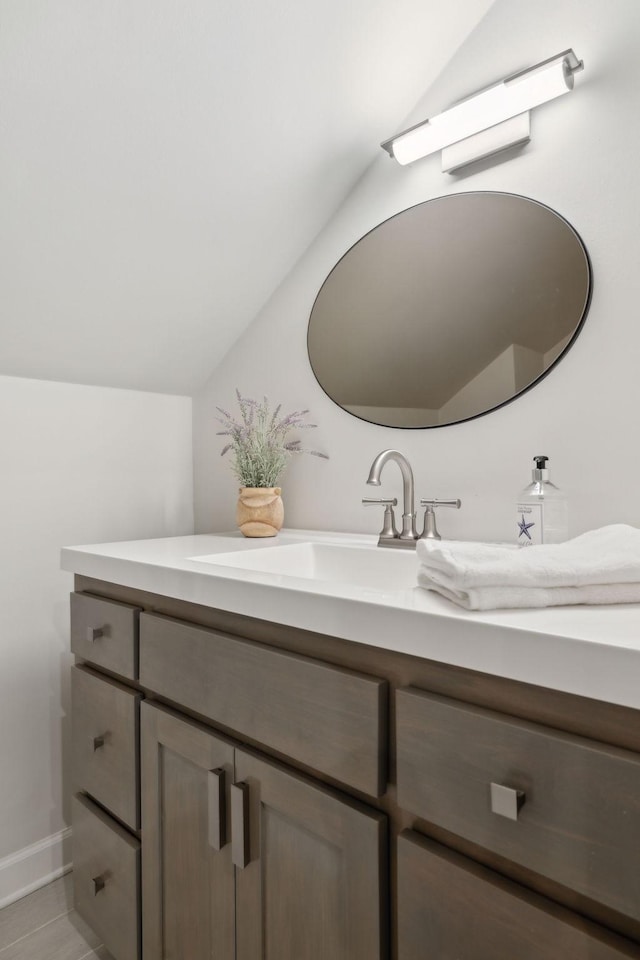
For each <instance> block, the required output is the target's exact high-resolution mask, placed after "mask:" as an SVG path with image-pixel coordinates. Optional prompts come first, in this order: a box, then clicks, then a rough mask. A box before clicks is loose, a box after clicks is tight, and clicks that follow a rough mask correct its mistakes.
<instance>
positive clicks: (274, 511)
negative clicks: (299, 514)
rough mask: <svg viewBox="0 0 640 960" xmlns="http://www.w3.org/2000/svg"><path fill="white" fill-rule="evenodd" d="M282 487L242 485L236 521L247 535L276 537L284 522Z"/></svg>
mask: <svg viewBox="0 0 640 960" xmlns="http://www.w3.org/2000/svg"><path fill="white" fill-rule="evenodd" d="M281 493H282V490H281V489H280V487H240V495H239V497H238V507H237V510H236V521H237V523H238V526H239V527H240V530H241V531H242V533H243V534H244V535H245V537H275V536H276V534H277V533H278V530H279V529H280V527H281V526H282V524H283V522H284V506H283V505H282V498H281V496H280V494H281Z"/></svg>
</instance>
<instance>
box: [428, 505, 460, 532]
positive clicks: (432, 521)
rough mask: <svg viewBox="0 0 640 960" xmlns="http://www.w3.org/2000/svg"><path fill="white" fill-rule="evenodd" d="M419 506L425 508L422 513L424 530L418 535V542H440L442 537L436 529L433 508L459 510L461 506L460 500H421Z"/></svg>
mask: <svg viewBox="0 0 640 960" xmlns="http://www.w3.org/2000/svg"><path fill="white" fill-rule="evenodd" d="M420 505H421V506H423V507H426V508H427V509H426V510H425V512H424V530H423V531H422V533H421V535H420V540H441V539H442V537H441V536H440V534H439V533H438V530H437V528H436V515H435V512H434V507H453V508H454V509H455V510H459V509H460V507H461V506H462V500H428V499H427V500H421V501H420Z"/></svg>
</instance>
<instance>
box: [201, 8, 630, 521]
mask: <svg viewBox="0 0 640 960" xmlns="http://www.w3.org/2000/svg"><path fill="white" fill-rule="evenodd" d="M571 46H572V47H573V48H574V49H575V51H576V53H577V54H578V56H579V57H581V58H583V59H584V62H585V70H584V72H583V73H582V74H579V75H578V77H577V78H576V88H575V91H574V93H572V94H569V95H568V96H566V97H562V98H560V99H559V100H556V101H554V102H552V103H549V104H546V105H545V106H543V107H541V108H539V109H538V110H536V111H535V112H534V113H533V117H532V137H533V139H532V142H531V143H530V144H529V145H528V146H527V147H526V148H524V149H523V150H522V152H520V153H519V154H518V155H517V156H515V157H513V158H512V159H509V160H508V161H505V162H502V163H495V162H494V163H493V164H489V163H487V164H486V165H485V167H484V168H476V169H472V170H471V171H470V172H468V173H467V174H466V175H465V176H460V177H458V178H452V177H450V176H447V175H443V174H442V173H441V172H440V170H439V158H438V157H431V158H429V159H426V160H424V161H422V162H418V163H416V164H414V165H412V166H410V167H405V168H401V167H400V166H398V165H397V164H394V163H393V162H392V161H391V160H389V159H388V158H387V157H386V156H384V155H383V154H382V151H379V155H378V158H377V159H376V160H375V162H374V163H373V165H372V167H371V168H370V170H369V172H368V174H367V175H366V176H365V177H364V178H363V180H362V181H361V182H360V184H359V186H358V188H357V189H356V190H355V191H354V193H352V195H351V196H350V198H349V200H348V201H347V202H346V203H345V205H344V206H343V208H342V209H341V211H340V212H339V214H338V215H337V216H336V217H335V218H334V219H333V220H332V222H331V223H330V224H329V225H328V227H327V228H326V229H325V230H324V231H323V232H322V233H321V234H320V235H319V237H318V238H317V239H316V241H315V243H314V244H313V245H312V246H311V247H310V248H309V250H308V251H307V253H306V254H305V255H304V256H303V258H302V259H301V260H300V261H299V263H298V265H297V267H296V268H295V269H294V270H293V272H292V273H291V274H290V275H289V277H288V278H286V280H285V281H284V282H283V283H282V285H281V287H280V288H279V290H278V291H277V293H276V294H275V296H274V297H273V298H272V300H271V301H270V303H269V304H268V305H267V307H266V308H265V310H264V311H263V312H262V313H261V314H260V315H259V316H258V318H257V319H256V320H255V322H254V324H253V326H252V327H251V328H250V330H249V331H248V333H247V335H245V336H244V337H243V339H242V340H241V341H239V342H238V344H237V345H236V347H235V348H234V349H233V350H232V351H231V353H230V354H229V355H228V356H227V358H226V359H225V362H224V363H223V364H222V365H221V367H220V368H219V369H218V370H217V371H215V373H214V374H213V376H212V378H211V380H210V382H209V384H208V386H207V388H206V389H205V391H203V393H202V394H201V396H200V397H199V398H198V399H197V402H196V403H195V407H194V414H195V434H194V441H195V456H196V461H195V462H196V527H197V529H198V530H200V531H206V530H211V529H224V528H231V527H233V504H234V501H235V496H236V489H235V486H236V485H235V482H234V480H233V477H232V475H231V473H230V471H229V469H228V465H227V462H226V460H225V461H220V459H219V456H218V453H219V450H220V448H221V442H220V441H221V438H219V437H216V436H215V430H216V424H215V421H214V420H213V415H214V412H215V411H214V407H215V405H216V404H221V405H222V406H226V405H229V404H232V403H233V389H234V387H235V386H236V385H237V386H238V387H240V389H241V390H242V392H244V393H247V394H250V395H251V394H255V395H257V396H261V395H262V394H263V393H266V394H268V395H269V396H270V397H272V398H273V399H274V400H278V401H282V402H283V403H284V404H285V406H290V407H292V408H299V407H300V406H301V405H304V406H308V407H310V408H311V411H312V415H313V418H314V420H316V422H317V423H319V424H320V425H321V427H320V429H319V430H318V431H317V432H316V435H314V436H313V441H314V445H316V446H317V447H319V448H321V449H325V450H326V451H327V452H328V453H329V454H330V456H331V460H330V461H329V462H324V461H319V460H317V459H315V458H310V457H307V458H304V457H300V458H297V460H296V461H295V462H294V463H293V464H292V465H291V466H290V467H289V468H288V472H287V474H286V475H285V478H284V482H283V491H284V492H283V495H284V499H285V512H286V515H285V524H287V525H289V526H294V527H316V528H322V529H337V530H354V531H368V532H371V533H374V532H376V531H377V529H378V527H379V521H378V518H376V517H374V516H373V515H372V513H371V511H370V510H366V511H365V510H364V509H363V508H362V507H361V505H360V499H361V497H362V496H366V495H367V494H368V493H370V488H367V487H366V485H365V479H366V476H367V473H368V469H369V466H370V464H371V461H372V460H373V458H374V456H375V455H376V454H377V453H378V452H379V451H380V450H383V449H384V448H385V447H391V446H393V447H398V448H399V449H401V450H402V451H403V452H404V453H405V454H407V455H408V457H409V459H410V460H411V462H412V464H413V467H414V472H415V475H416V486H417V492H418V494H419V495H422V496H437V497H442V498H444V497H461V498H462V501H463V506H462V509H461V510H460V511H455V512H453V511H450V512H447V515H446V517H445V516H444V515H443V517H442V518H441V520H440V528H441V532H443V533H444V534H445V535H446V534H449V535H451V536H455V537H466V538H470V539H483V538H487V539H494V538H500V539H508V538H510V537H511V536H512V532H513V517H514V510H513V504H514V500H515V497H516V492H517V491H518V490H520V489H521V488H522V487H523V486H524V485H525V484H526V483H527V482H528V481H529V478H530V472H529V471H530V468H531V466H532V464H531V459H532V457H533V456H534V454H542V453H543V454H546V455H547V456H549V457H550V468H551V470H552V476H553V478H554V479H555V480H556V482H557V483H558V484H559V485H560V486H562V487H563V488H564V489H565V490H566V492H567V493H568V495H569V497H570V505H571V520H570V524H571V529H570V532H571V533H572V534H577V533H578V532H580V531H583V530H585V529H588V528H592V527H596V526H599V525H602V524H605V523H609V522H613V521H626V522H630V523H636V524H640V509H639V508H638V496H637V490H638V477H639V476H640V444H638V442H637V424H636V418H637V414H638V409H639V401H640V378H639V377H638V359H639V358H640V326H639V325H638V320H637V304H638V282H637V275H638V261H639V260H640V238H639V234H638V216H637V202H636V197H637V180H638V165H639V161H640V125H639V124H638V123H637V122H636V120H637V117H638V116H640V61H639V60H638V57H637V51H638V49H640V4H638V2H637V0H535V2H531V0H498V2H497V3H496V5H495V6H494V7H493V8H492V9H491V10H490V11H489V13H488V15H487V17H486V18H485V19H484V20H483V21H482V23H481V24H480V26H479V27H478V28H477V30H476V31H475V32H474V33H473V34H472V35H471V38H470V39H469V40H468V41H467V43H466V44H465V45H464V46H463V47H462V49H461V51H460V53H459V55H458V56H457V57H456V58H455V59H454V60H453V62H452V63H451V65H450V67H449V68H448V69H447V70H446V71H445V73H444V74H443V76H442V77H441V78H440V80H439V81H438V82H437V84H436V85H435V86H434V87H433V88H432V89H431V90H430V91H429V94H428V97H426V98H425V100H424V103H423V104H422V106H421V108H420V109H418V110H416V111H414V112H413V113H412V115H411V116H410V117H407V118H404V119H406V120H407V121H408V122H417V121H418V120H419V119H423V118H424V117H425V116H429V115H430V114H432V113H434V112H437V111H438V110H440V109H442V108H443V107H445V106H447V105H448V104H450V103H452V102H454V101H455V100H457V99H460V98H461V97H463V96H464V95H466V94H468V93H470V92H472V91H474V90H476V89H479V88H481V87H483V86H484V85H486V84H488V83H490V82H492V81H494V80H496V79H498V78H500V77H502V76H505V75H507V74H509V73H510V72H513V71H515V70H517V69H519V68H522V67H526V66H528V65H532V64H534V63H536V62H538V61H540V60H543V59H545V58H547V57H550V56H552V55H554V54H556V53H558V52H560V51H562V50H564V49H566V48H567V47H571ZM404 125H405V123H403V118H402V117H398V125H397V127H398V129H401V128H402V127H403V126H404ZM406 125H408V123H407V124H406ZM392 132H393V131H388V130H381V131H380V134H381V139H382V138H383V137H384V136H385V135H389V134H390V133H392ZM371 150H372V157H373V156H375V155H376V153H377V151H378V148H377V146H376V144H374V143H372V145H371ZM492 189H495V190H504V191H513V192H515V193H521V194H524V195H526V196H530V197H533V198H535V199H537V200H540V201H542V202H543V203H546V204H548V205H549V206H551V207H553V208H555V209H557V210H558V211H559V212H560V213H561V214H562V215H563V216H565V217H566V218H567V219H568V220H569V221H570V222H571V223H572V224H573V225H574V227H575V228H576V229H577V230H578V232H579V233H580V234H581V235H582V237H583V239H584V241H585V244H586V246H587V248H588V250H589V253H590V256H591V259H592V263H593V271H594V293H593V300H592V305H591V310H590V313H589V316H588V319H587V321H586V323H585V326H584V328H583V331H582V332H581V334H580V336H579V337H578V339H577V341H576V343H575V344H574V346H573V347H572V348H571V350H570V351H569V353H568V354H567V355H566V356H565V357H564V358H563V359H562V361H561V362H560V363H559V364H558V366H557V367H556V368H555V369H554V370H553V371H551V373H550V374H549V375H548V376H547V377H546V378H545V379H544V380H543V381H542V382H541V383H540V384H539V385H537V386H536V387H535V388H534V389H532V390H530V391H529V392H528V393H526V394H525V395H524V396H522V397H521V398H519V399H518V400H516V401H515V402H514V403H511V404H509V405H507V406H506V407H504V408H502V409H500V410H498V411H496V412H494V413H491V414H489V415H487V416H485V417H482V418H480V419H477V420H474V421H471V422H468V423H463V424H458V425H454V426H449V427H443V428H439V429H432V430H417V431H409V430H394V429H390V428H382V427H377V426H374V425H370V424H366V423H363V422H361V421H359V420H356V419H354V418H353V417H350V416H348V415H347V414H346V413H344V412H342V411H341V410H339V409H338V408H337V407H335V406H334V405H333V403H332V402H331V401H330V400H329V399H328V398H327V397H326V396H325V395H324V394H323V392H322V390H321V389H320V387H319V386H318V385H317V383H316V382H315V380H314V377H313V374H312V372H311V370H310V367H309V364H308V361H307V356H306V343H305V339H306V327H307V321H308V317H309V313H310V311H311V307H312V305H313V301H314V298H315V296H316V294H317V291H318V290H319V288H320V286H321V284H322V282H323V280H324V278H325V276H326V275H327V273H328V272H329V270H330V269H331V268H332V267H333V265H334V263H335V262H336V261H337V260H338V258H339V257H340V256H341V255H342V254H343V253H344V252H345V251H346V250H347V249H348V248H349V247H350V246H351V244H352V243H354V241H355V240H356V239H357V238H358V237H360V236H361V235H363V234H364V233H366V232H367V231H368V230H369V229H371V228H372V227H373V226H374V225H375V224H377V223H379V222H380V221H382V220H384V219H385V218H387V217H389V216H390V215H392V214H394V213H396V212H397V211H399V210H401V209H404V208H406V207H409V206H411V205H412V204H415V203H418V202H420V201H423V200H426V199H429V198H431V197H435V196H438V195H442V194H444V193H447V192H452V191H461V190H462V191H465V190H492ZM307 438H308V435H306V436H305V437H304V438H303V439H307ZM387 469H388V472H386V473H385V476H384V478H383V487H382V488H381V491H380V493H381V495H382V494H383V493H384V494H391V495H393V494H398V495H399V493H400V478H399V474H398V475H397V476H395V475H394V472H393V468H392V467H389V468H387ZM396 472H397V471H396Z"/></svg>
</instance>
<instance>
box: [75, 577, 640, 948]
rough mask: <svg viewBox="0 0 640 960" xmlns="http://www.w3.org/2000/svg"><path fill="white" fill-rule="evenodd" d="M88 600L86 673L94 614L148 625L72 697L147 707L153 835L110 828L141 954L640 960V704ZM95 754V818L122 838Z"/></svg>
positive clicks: (144, 785) (147, 828) (153, 602)
mask: <svg viewBox="0 0 640 960" xmlns="http://www.w3.org/2000/svg"><path fill="white" fill-rule="evenodd" d="M76 589H77V590H78V591H80V593H79V594H78V595H77V596H79V597H81V598H82V599H76V601H74V604H75V607H76V609H77V610H79V611H80V614H79V620H80V623H81V628H79V627H77V625H76V626H74V627H73V628H72V633H73V635H75V636H76V637H77V638H78V639H77V640H76V645H77V646H76V655H77V656H78V657H79V658H81V659H82V660H83V661H84V662H85V664H86V654H87V646H86V645H87V644H88V643H89V644H93V643H94V642H95V639H94V640H91V639H87V638H88V637H89V633H88V632H87V629H86V628H87V623H86V620H87V617H88V616H89V619H90V620H91V616H90V614H91V607H92V600H98V601H99V604H98V606H97V607H96V608H95V610H96V612H100V611H101V610H102V609H103V608H102V606H101V604H104V603H107V604H108V603H110V602H111V603H115V604H120V605H122V604H124V605H125V606H127V605H128V606H129V607H130V609H132V610H134V611H135V617H134V619H135V622H136V623H137V624H139V637H137V647H136V649H135V650H134V653H133V658H132V659H130V660H129V664H130V665H131V668H132V669H133V670H134V678H133V679H130V678H129V679H127V678H126V677H125V676H124V675H123V673H118V671H117V670H116V669H114V665H113V662H111V665H110V666H109V665H107V663H105V661H104V659H100V661H98V659H97V658H96V659H94V660H93V661H91V664H90V666H88V667H87V666H86V665H85V666H84V667H83V668H82V670H81V671H80V673H81V674H83V676H82V678H81V680H80V686H81V687H82V689H83V691H84V692H83V693H82V694H81V696H80V697H77V698H76V699H77V700H78V702H79V703H80V704H81V705H82V704H86V703H87V702H89V703H90V702H91V700H92V697H91V695H90V689H89V688H90V686H91V684H95V683H96V682H102V683H105V684H111V685H112V686H113V688H114V689H111V688H110V689H109V690H108V691H107V690H105V692H104V696H102V695H100V696H99V697H96V698H95V701H96V704H98V703H100V704H102V705H103V707H104V709H107V710H109V709H113V710H116V709H117V710H119V711H120V712H121V713H122V711H124V714H126V713H127V708H126V707H125V706H124V705H123V706H120V707H116V704H117V703H119V702H120V697H121V696H122V695H123V694H125V695H126V693H127V691H128V692H129V694H132V693H133V694H134V695H135V696H136V697H137V698H138V701H140V700H142V703H141V704H140V703H138V705H137V707H136V708H135V709H134V710H133V716H134V717H135V715H136V709H137V710H138V712H139V716H140V727H141V746H140V750H141V769H140V774H139V775H140V780H141V810H140V814H141V815H140V827H139V829H138V828H137V827H136V826H135V820H131V816H132V814H131V812H128V813H127V812H125V811H126V809H127V808H126V806H123V807H121V808H120V812H119V813H116V814H115V817H116V818H117V827H118V830H123V829H124V828H126V829H127V831H128V836H129V839H131V840H132V842H133V843H134V844H135V843H138V841H139V840H141V845H142V867H141V869H142V893H141V913H142V941H141V942H142V948H141V949H142V960H169V958H171V960H201V958H202V960H204V958H207V960H211V958H213V957H215V958H216V960H264V958H271V957H277V958H278V960H534V958H535V960H628V958H635V960H640V867H639V866H638V864H640V711H637V710H632V709H630V708H625V707H620V706H616V705H613V704H606V703H602V702H599V701H593V700H588V699H585V698H581V697H578V696H573V695H568V694H564V693H561V692H558V691H552V690H547V689H542V688H539V687H535V686H532V685H528V684H524V683H517V682H515V681H509V680H505V679H502V678H498V677H493V676H490V675H485V674H480V673H474V672H472V671H468V670H464V669H460V668H456V667H451V666H448V665H445V664H440V663H436V662H433V661H427V660H423V659H420V658H416V657H410V656H406V655H404V654H397V653H393V652H392V651H389V650H382V649H376V648H373V647H368V646H366V645H362V644H355V643H349V642H347V641H343V640H339V639H336V638H332V637H325V636H320V635H318V634H313V633H310V632H308V631H303V630H297V629H294V628H291V627H285V626H282V625H278V624H273V623H267V622H265V621H260V620H257V619H253V618H251V617H249V616H246V617H245V616H239V615H235V614H229V613H226V612H224V611H219V610H213V609H210V608H208V607H204V606H199V605H196V604H190V603H185V602H181V601H175V600H171V599H168V598H166V597H161V596H158V595H153V594H148V593H143V592H141V591H134V590H131V589H129V588H126V587H119V586H115V585H110V584H104V583H101V582H99V581H95V580H91V579H89V578H85V577H78V578H77V580H76ZM107 609H108V608H107ZM125 620H126V617H125ZM95 626H96V625H95V624H92V623H89V627H90V628H91V629H94V628H95ZM119 629H120V628H119ZM136 629H137V628H136ZM114 630H115V628H113V629H112V630H110V631H105V632H104V633H102V634H101V635H100V638H101V637H103V636H106V635H108V634H109V633H112V632H114ZM115 633H116V634H117V633H118V631H117V630H116V631H115ZM100 638H99V639H100ZM92 651H93V646H91V647H89V651H88V652H89V654H91V653H92ZM104 656H107V658H108V657H109V652H108V651H107V650H105V649H103V648H101V649H100V657H101V658H103V657H104ZM123 662H126V658H125V661H119V663H123ZM118 669H120V668H118ZM127 669H128V668H127ZM84 674H86V676H84ZM121 687H124V690H123V689H121ZM85 688H86V689H85ZM112 698H113V707H112V708H109V707H107V704H108V703H109V702H110V701H111V699H112ZM124 703H129V704H130V703H131V701H130V700H129V701H127V700H125V701H124ZM83 709H84V708H83ZM101 709H102V707H101ZM81 712H82V710H81ZM124 714H123V715H124ZM101 722H102V721H101ZM121 722H124V726H125V727H126V726H127V721H122V719H121ZM134 725H135V724H134ZM84 726H85V722H84V721H83V722H82V727H83V730H84ZM114 729H115V728H114ZM89 733H90V734H91V736H92V737H93V736H94V731H93V729H92V730H90V731H89ZM115 741H116V738H114V740H113V742H115ZM88 742H89V741H87V739H86V737H84V735H83V737H81V742H80V745H79V747H78V756H79V757H80V761H79V764H78V765H79V766H80V768H86V773H85V774H83V778H84V783H80V784H79V789H80V790H81V791H82V794H83V797H82V799H81V803H82V805H83V806H82V816H83V817H84V814H85V810H87V811H88V813H89V814H90V816H92V817H97V819H98V820H99V821H100V826H103V825H104V821H105V818H107V821H106V822H107V825H108V824H109V822H110V821H109V819H108V818H109V817H111V816H113V814H114V812H115V811H114V810H113V809H111V810H110V809H109V808H108V807H107V805H106V799H107V797H108V792H104V788H103V787H101V786H100V783H101V782H102V781H101V778H102V779H104V771H95V770H93V771H92V770H91V766H92V763H93V758H92V755H91V751H89V757H88V759H87V756H86V754H87V750H88V748H87V743H88ZM126 762H127V763H129V762H130V758H129V759H128V760H126ZM112 769H114V770H115V767H112ZM123 769H124V768H123ZM134 769H135V765H134ZM98 774H99V775H98ZM114 775H115V774H114ZM132 776H135V774H132V773H131V772H130V773H128V774H125V775H124V779H125V780H127V782H128V783H130V781H131V777H132ZM90 777H92V778H93V779H90ZM108 779H109V777H108V776H107V780H108ZM92 790H93V791H94V792H93V793H92V792H91V791H92ZM98 792H101V793H102V799H101V797H100V796H96V795H95V794H96V793H98ZM117 795H118V796H121V797H123V798H126V800H127V803H129V807H128V809H129V811H131V810H134V811H135V805H134V807H131V805H130V801H131V793H130V791H129V790H128V788H125V789H124V790H121V791H117ZM108 802H109V803H111V804H112V806H113V804H114V803H115V800H112V799H109V801H108ZM96 804H97V809H94V807H95V805H96ZM92 805H93V806H92ZM125 818H128V821H127V820H126V819H125ZM92 822H93V821H92ZM115 832H116V833H117V831H115ZM83 833H84V834H85V835H89V834H88V833H87V832H86V831H83V830H81V831H79V835H82V834H83ZM79 842H81V843H82V842H84V841H82V840H80V841H79ZM84 853H85V851H83V850H82V849H80V848H79V850H78V863H80V864H81V865H82V864H83V863H85V862H87V861H86V857H85V856H84ZM134 853H135V849H134ZM93 869H94V868H93V866H91V867H90V868H89V870H90V872H91V871H92V870H93ZM134 871H135V867H134ZM94 872H95V871H94ZM89 879H91V878H89ZM85 886H86V884H85ZM129 889H135V888H129ZM88 892H91V891H90V889H89V887H88V888H87V889H85V890H84V893H83V895H84V896H85V897H86V896H87V894H88ZM100 902H101V901H100V893H98V894H97V895H96V896H95V899H94V900H93V901H92V902H91V904H90V906H89V907H88V908H87V909H86V911H85V913H84V914H83V915H84V916H86V917H87V919H89V922H90V923H94V924H95V925H96V926H97V925H98V924H99V922H100V919H99V918H98V920H95V919H94V917H95V911H94V909H93V908H94V907H95V906H96V904H98V905H99V904H100ZM112 908H113V907H111V909H112ZM105 942H106V941H105ZM110 949H112V952H113V954H114V957H115V960H136V954H135V952H134V953H128V952H127V949H128V948H124V949H122V950H121V952H116V950H115V949H113V947H110ZM118 949H120V948H118Z"/></svg>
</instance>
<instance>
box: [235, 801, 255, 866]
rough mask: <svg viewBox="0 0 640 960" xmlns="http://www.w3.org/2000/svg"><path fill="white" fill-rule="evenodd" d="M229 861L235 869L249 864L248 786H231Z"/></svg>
mask: <svg viewBox="0 0 640 960" xmlns="http://www.w3.org/2000/svg"><path fill="white" fill-rule="evenodd" d="M230 792H231V860H232V862H233V863H234V864H235V866H236V867H241V868H244V867H246V866H247V864H248V863H249V861H250V859H251V856H250V852H249V786H248V784H246V783H232V784H231V791H230Z"/></svg>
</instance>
